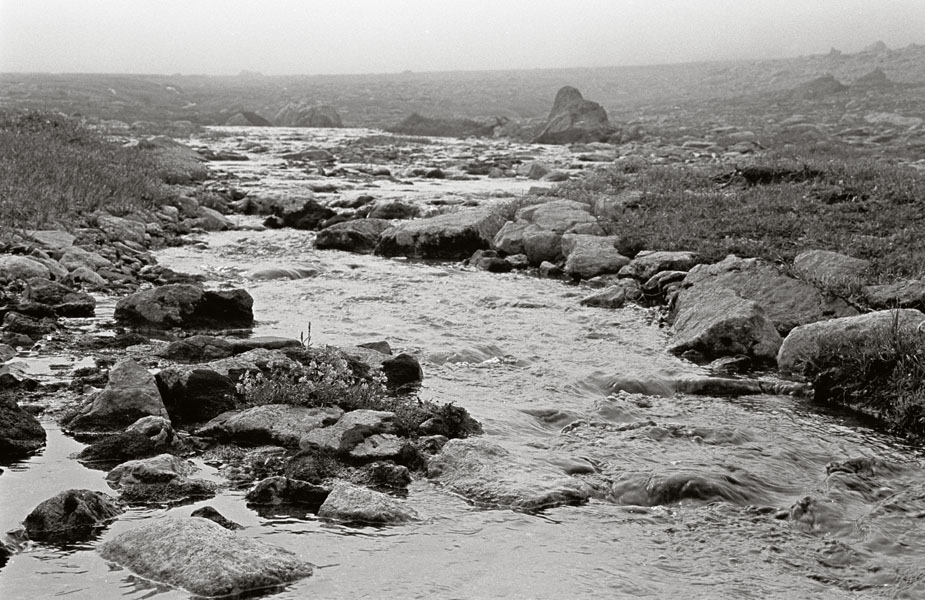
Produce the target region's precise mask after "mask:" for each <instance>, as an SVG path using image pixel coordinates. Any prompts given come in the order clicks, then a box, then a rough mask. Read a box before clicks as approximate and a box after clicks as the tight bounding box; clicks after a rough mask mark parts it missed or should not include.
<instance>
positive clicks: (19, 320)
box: [3, 312, 58, 339]
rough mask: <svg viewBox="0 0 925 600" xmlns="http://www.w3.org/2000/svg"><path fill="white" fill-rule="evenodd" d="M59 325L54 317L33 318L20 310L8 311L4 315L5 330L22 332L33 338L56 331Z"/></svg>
mask: <svg viewBox="0 0 925 600" xmlns="http://www.w3.org/2000/svg"><path fill="white" fill-rule="evenodd" d="M57 328H58V326H57V325H56V324H55V321H54V319H52V318H48V317H46V318H43V319H41V320H39V319H33V318H31V317H27V316H26V315H23V314H20V313H18V312H8V313H6V315H5V316H4V317H3V330H4V331H5V332H8V333H21V334H24V335H27V336H29V337H30V338H33V339H39V338H41V337H42V336H43V335H45V334H46V333H51V332H53V331H55V330H56V329H57Z"/></svg>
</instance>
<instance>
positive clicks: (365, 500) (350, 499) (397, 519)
mask: <svg viewBox="0 0 925 600" xmlns="http://www.w3.org/2000/svg"><path fill="white" fill-rule="evenodd" d="M318 516H319V517H322V518H325V519H334V520H337V521H346V522H349V523H370V524H375V525H389V524H395V523H406V522H408V521H414V520H416V519H418V518H419V517H418V514H417V512H416V511H415V510H414V509H412V508H411V507H409V506H407V505H406V504H405V503H404V502H402V501H400V500H398V499H396V498H393V497H392V496H389V495H388V494H383V493H382V492H376V491H374V490H371V489H369V488H365V487H361V486H358V485H354V484H352V483H347V482H339V483H337V484H336V485H335V486H334V487H333V488H332V489H331V493H330V494H328V497H327V499H326V500H325V501H324V504H322V505H321V508H320V509H319V510H318Z"/></svg>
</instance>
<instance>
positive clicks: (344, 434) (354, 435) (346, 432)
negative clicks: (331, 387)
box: [299, 410, 395, 454]
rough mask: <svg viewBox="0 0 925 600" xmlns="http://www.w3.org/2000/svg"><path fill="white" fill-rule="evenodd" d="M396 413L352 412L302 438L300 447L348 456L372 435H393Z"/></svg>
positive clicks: (375, 411) (377, 411) (376, 411)
mask: <svg viewBox="0 0 925 600" xmlns="http://www.w3.org/2000/svg"><path fill="white" fill-rule="evenodd" d="M394 429H395V413H391V412H387V411H379V410H352V411H350V412H348V413H344V416H343V417H341V418H340V420H339V421H338V422H337V423H335V424H334V425H331V426H330V427H324V428H322V429H314V430H312V431H309V432H308V433H307V434H305V435H304V436H302V439H301V441H300V442H299V446H300V447H301V448H302V449H303V450H328V451H331V452H335V453H339V454H346V453H349V452H350V451H351V450H353V449H354V448H355V447H356V446H357V445H359V444H361V443H363V441H364V440H365V439H366V438H368V437H369V436H371V435H374V434H377V433H392V432H393V431H394Z"/></svg>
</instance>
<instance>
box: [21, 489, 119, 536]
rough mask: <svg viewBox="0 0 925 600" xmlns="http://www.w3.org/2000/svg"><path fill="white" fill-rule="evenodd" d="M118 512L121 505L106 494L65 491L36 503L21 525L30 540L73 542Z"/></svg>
mask: <svg viewBox="0 0 925 600" xmlns="http://www.w3.org/2000/svg"><path fill="white" fill-rule="evenodd" d="M122 512H123V510H122V507H121V506H119V505H118V503H116V501H115V500H114V499H113V498H110V497H109V496H107V495H106V494H103V493H101V492H94V491H91V490H67V491H64V492H61V493H60V494H58V495H57V496H54V497H52V498H49V499H48V500H45V501H44V502H42V503H41V504H39V505H38V506H36V507H35V509H33V511H32V512H31V513H29V516H27V517H26V520H25V521H23V525H24V526H25V533H26V536H28V537H29V539H31V540H36V541H45V542H55V543H62V542H76V541H80V540H85V539H87V538H89V537H90V536H92V535H93V534H94V533H95V532H96V531H98V530H99V529H101V528H103V527H105V526H106V525H108V524H109V522H110V521H112V520H113V519H115V518H116V517H118V516H119V515H120V514H122Z"/></svg>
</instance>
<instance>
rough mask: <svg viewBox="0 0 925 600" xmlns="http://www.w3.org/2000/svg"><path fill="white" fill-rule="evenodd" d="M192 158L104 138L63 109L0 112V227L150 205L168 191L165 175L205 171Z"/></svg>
mask: <svg viewBox="0 0 925 600" xmlns="http://www.w3.org/2000/svg"><path fill="white" fill-rule="evenodd" d="M192 163H195V161H191V160H190V158H189V157H186V158H184V157H183V156H181V155H179V154H178V153H177V152H171V151H170V150H169V149H167V148H152V147H151V146H150V145H149V146H147V147H145V146H141V145H137V146H123V145H121V144H118V143H116V142H112V141H109V140H107V139H106V138H105V137H104V136H103V135H102V134H101V133H99V132H98V131H95V130H93V129H90V128H88V127H86V126H84V125H83V124H81V123H80V122H79V121H77V120H76V119H72V118H69V117H67V116H65V115H62V114H60V113H50V112H0V230H7V231H9V230H10V229H39V228H60V229H73V228H75V227H79V226H81V225H82V224H83V222H84V217H85V216H86V215H89V214H90V213H93V212H95V211H106V212H109V213H112V214H115V215H124V214H128V213H132V212H137V211H141V210H145V209H151V208H154V207H156V206H157V205H158V204H159V203H160V202H162V201H163V200H164V199H165V198H166V197H168V196H169V195H170V194H171V192H170V191H169V190H168V189H166V188H164V187H163V183H164V182H166V181H183V180H187V181H189V180H191V179H195V177H189V176H188V174H189V173H190V172H195V174H197V175H201V176H202V177H204V176H205V169H204V168H202V167H201V166H200V165H198V164H192ZM199 171H201V173H200V172H199ZM178 174H180V176H178Z"/></svg>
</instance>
